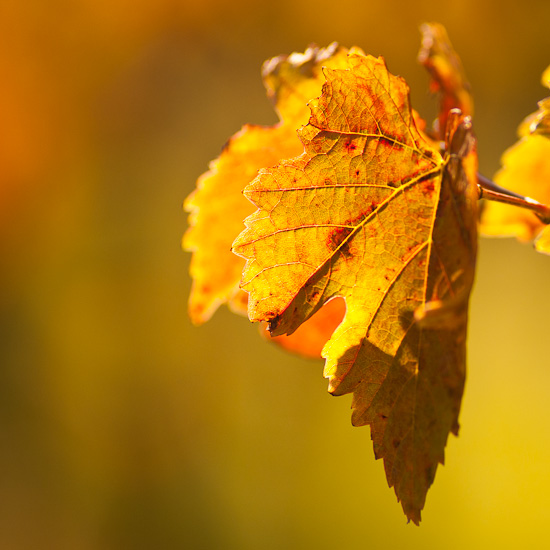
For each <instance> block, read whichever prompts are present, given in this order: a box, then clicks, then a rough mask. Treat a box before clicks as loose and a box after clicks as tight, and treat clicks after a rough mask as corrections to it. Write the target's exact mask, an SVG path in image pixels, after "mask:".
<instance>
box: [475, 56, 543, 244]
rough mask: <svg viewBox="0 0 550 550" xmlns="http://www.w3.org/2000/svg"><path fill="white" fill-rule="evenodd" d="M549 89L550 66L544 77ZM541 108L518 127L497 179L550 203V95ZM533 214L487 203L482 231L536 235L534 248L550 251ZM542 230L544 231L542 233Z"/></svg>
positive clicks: (524, 237)
mask: <svg viewBox="0 0 550 550" xmlns="http://www.w3.org/2000/svg"><path fill="white" fill-rule="evenodd" d="M542 82H543V84H544V85H545V86H546V87H547V88H550V67H548V69H546V71H545V73H544V74H543V78H542ZM538 105H539V109H538V110H537V111H536V112H535V113H533V114H531V115H529V116H528V117H527V118H526V119H525V120H524V121H523V122H522V123H521V124H520V126H519V129H518V134H519V137H520V139H519V141H517V142H516V143H515V144H514V145H513V146H512V147H510V148H509V149H507V150H506V151H505V152H504V154H503V155H502V161H501V162H502V168H501V169H500V170H499V171H498V172H497V173H496V174H495V176H494V178H493V179H494V181H495V183H496V184H498V185H500V186H501V187H504V188H507V189H509V190H511V191H515V192H516V193H520V194H521V195H525V196H528V197H532V198H534V199H536V200H538V201H540V202H543V203H548V202H550V97H547V98H546V99H543V100H542V101H539V104H538ZM547 227H548V226H547V225H545V224H544V223H543V222H542V221H541V220H540V219H539V218H538V217H537V216H536V215H535V214H534V213H532V212H530V211H529V210H525V209H523V208H515V207H513V206H510V205H507V204H502V203H498V202H493V201H490V202H488V203H487V204H486V205H485V207H484V209H483V212H482V216H481V224H480V230H481V232H482V233H484V234H485V235H490V236H493V235H494V236H513V237H516V238H517V239H519V240H520V241H531V240H533V239H534V238H536V237H537V235H538V238H537V240H536V241H535V247H536V248H537V250H539V251H541V252H546V253H550V234H548V229H547ZM541 231H542V233H541Z"/></svg>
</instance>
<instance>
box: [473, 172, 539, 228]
mask: <svg viewBox="0 0 550 550" xmlns="http://www.w3.org/2000/svg"><path fill="white" fill-rule="evenodd" d="M477 186H478V189H479V198H480V199H487V200H490V201H496V202H502V203H504V204H511V205H513V206H519V207H520V208H526V209H527V210H531V211H532V212H534V213H535V214H536V215H537V217H538V218H539V219H540V221H541V222H542V223H546V224H550V206H547V205H546V204H542V203H540V202H538V201H536V200H534V199H531V198H530V197H524V196H522V195H519V194H518V193H514V192H513V191H509V190H508V189H505V188H504V187H500V185H497V184H496V183H495V182H493V181H491V180H490V179H487V178H486V177H485V176H482V175H481V174H478V175H477Z"/></svg>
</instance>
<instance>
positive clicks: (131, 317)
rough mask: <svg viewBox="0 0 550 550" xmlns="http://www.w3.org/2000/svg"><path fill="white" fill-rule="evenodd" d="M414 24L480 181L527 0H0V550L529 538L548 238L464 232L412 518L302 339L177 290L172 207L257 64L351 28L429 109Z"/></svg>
mask: <svg viewBox="0 0 550 550" xmlns="http://www.w3.org/2000/svg"><path fill="white" fill-rule="evenodd" d="M431 20H435V21H439V22H441V23H443V24H444V25H445V26H446V28H447V31H448V33H449V36H450V38H451V41H452V42H453V45H454V46H455V48H456V50H457V51H458V53H459V54H460V55H461V57H462V61H463V64H464V67H465V71H466V74H467V76H468V78H469V80H470V82H471V84H472V87H473V91H474V97H475V101H476V107H475V112H476V115H475V129H476V133H477V135H478V137H479V155H480V168H481V171H482V172H483V173H484V174H485V175H487V176H489V177H490V176H492V175H493V174H494V173H495V172H496V170H497V169H498V167H499V159H500V155H501V153H502V152H503V151H504V149H505V148H506V147H509V146H510V145H512V144H513V143H514V142H515V141H516V128H517V125H518V124H519V123H520V122H521V120H522V119H523V118H524V117H525V116H526V115H527V114H529V113H531V112H533V111H534V110H535V109H536V102H537V101H538V100H539V99H541V98H542V97H544V95H545V93H546V92H547V90H545V89H544V88H542V87H541V85H540V75H541V73H542V71H543V70H544V69H545V68H546V67H547V66H548V64H549V63H550V59H549V52H550V34H549V33H548V21H549V20H550V4H549V3H548V2H547V1H546V0H525V1H524V2H522V3H520V4H518V3H515V2H511V0H510V1H509V0H506V1H504V2H503V1H499V2H497V1H496V0H487V1H486V2H483V3H480V2H475V1H474V0H464V1H462V2H455V3H452V4H451V3H444V2H435V1H423V2H411V3H402V2H397V0H388V1H387V2H374V1H371V0H361V1H360V0H351V1H350V2H347V3H346V4H345V5H344V4H342V3H335V2H329V1H328V0H318V1H316V2H311V1H309V0H281V1H280V2H277V3H258V2H252V0H235V1H232V2H223V1H221V0H203V1H201V2H188V1H187V0H157V1H155V2H153V1H152V0H151V1H144V0H138V1H133V2H130V1H127V0H111V1H109V2H107V1H91V0H79V1H74V0H73V1H71V0H52V1H50V2H40V1H38V0H29V1H27V2H20V1H16V0H5V1H4V2H2V3H1V4H0V45H1V47H0V75H1V79H0V258H1V259H0V262H1V265H0V328H1V330H0V495H1V498H0V548H6V549H9V550H11V549H14V550H23V549H35V548H40V549H42V548H45V549H46V548H48V549H49V548H55V549H56V550H57V549H71V550H72V549H75V548H78V549H84V550H100V549H101V550H110V549H117V550H118V549H127V548H132V549H141V548H143V549H153V548H154V549H172V548H174V549H180V548H193V549H195V548H197V549H199V548H200V549H210V548H212V549H218V548H223V549H233V548H235V549H239V550H242V549H250V550H256V549H271V548H273V549H275V548H277V549H279V548H289V549H294V548H296V549H303V548H315V549H325V548H326V549H328V548H355V547H361V548H363V547H366V548H389V549H393V548H423V549H426V548H433V549H439V548H447V549H454V548H456V549H459V548H465V547H468V548H485V547H486V546H488V545H493V546H498V547H500V548H521V547H535V548H538V547H544V545H545V540H546V538H547V534H546V525H547V523H548V520H549V519H550V506H549V505H548V500H547V494H548V492H549V491H550V475H549V473H548V467H547V465H548V463H549V462H550V432H549V430H548V429H547V425H546V422H545V418H546V417H547V416H548V412H549V404H548V399H547V395H548V389H549V388H550V368H549V367H550V365H549V364H548V359H547V351H546V348H545V342H546V333H547V319H546V317H547V315H546V311H547V310H548V308H549V307H550V297H549V296H548V293H547V292H546V286H547V281H548V278H549V276H550V264H549V263H548V262H549V259H548V257H546V256H543V255H538V254H536V253H535V252H534V251H532V250H531V248H530V246H529V245H523V246H522V245H520V244H519V243H516V242H515V241H507V240H484V241H482V245H481V254H480V261H479V266H478V275H477V283H476V287H475V289H474V296H473V300H472V308H471V325H470V336H469V365H468V368H469V375H468V380H467V384H466V393H465V399H464V403H463V408H462V414H461V426H462V427H461V434H460V437H459V438H458V439H456V438H453V439H452V440H451V441H450V443H449V446H448V449H447V455H446V466H445V467H444V468H440V469H439V471H438V474H437V477H436V481H435V485H434V487H433V489H432V490H431V492H430V493H429V494H428V499H427V505H426V508H425V511H424V513H423V523H422V524H421V526H420V528H416V527H413V526H412V525H406V523H405V519H404V517H403V515H402V512H401V508H400V506H399V504H397V503H396V502H395V497H394V494H393V491H392V490H390V489H388V488H387V486H386V482H385V479H384V472H383V468H382V465H381V464H380V463H378V462H375V461H374V458H373V452H372V448H371V441H370V434H369V432H368V429H366V428H365V429H363V428H352V427H351V422H350V411H349V405H350V399H349V398H347V397H342V398H338V399H333V398H331V397H330V396H329V395H328V394H327V392H326V388H327V384H326V380H324V379H323V378H322V363H321V362H320V361H314V360H305V359H300V358H297V357H295V356H292V355H289V354H286V353H285V352H284V351H283V350H281V349H279V348H278V347H277V346H273V345H270V344H269V343H268V342H265V341H264V340H263V339H262V338H260V337H259V336H258V333H257V327H255V326H252V325H251V324H250V323H248V321H247V320H246V319H245V318H242V317H239V316H236V315H233V314H231V313H230V312H228V311H227V310H226V309H225V308H222V309H221V310H220V311H218V312H217V313H216V314H215V315H214V317H213V319H212V320H211V321H209V322H208V323H206V324H205V325H204V326H202V327H200V328H198V327H194V326H192V324H191V322H190V320H189V319H188V316H187V312H186V309H187V299H188V296H189V289H190V284H191V282H190V279H189V276H188V266H189V260H190V258H189V254H185V253H183V252H182V251H181V248H180V241H181V236H182V234H183V232H184V231H185V228H186V216H185V215H184V214H183V213H182V211H181V205H182V202H183V200H184V198H185V197H186V196H187V195H188V194H189V193H190V192H191V191H192V189H193V188H194V185H195V180H196V178H197V177H198V176H199V175H200V174H201V173H203V172H204V171H205V170H206V169H207V166H208V162H209V161H210V160H211V159H213V158H215V157H216V156H217V155H218V154H219V152H220V150H221V148H222V146H223V144H224V143H225V141H226V140H227V138H228V137H229V136H230V135H231V134H233V133H234V132H236V131H237V130H238V129H239V128H240V127H241V126H242V125H243V124H244V123H256V124H273V123H274V122H276V120H277V117H276V115H275V113H274V111H273V110H272V108H271V106H270V104H269V101H268V100H267V99H266V96H265V90H264V89H263V86H262V82H261V77H260V67H261V64H262V62H263V61H264V60H265V59H267V58H269V57H272V56H275V55H279V54H283V53H289V52H291V51H303V50H304V49H305V48H306V47H307V45H308V44H310V43H312V42H316V43H318V44H320V45H328V44H329V43H330V42H332V41H333V40H337V41H339V42H341V43H342V44H343V45H345V46H352V45H357V46H360V47H361V48H363V49H364V50H365V52H367V53H372V54H374V55H380V54H382V55H384V56H385V58H386V60H387V63H388V66H389V69H390V70H391V71H392V72H393V73H396V74H400V75H402V76H404V77H405V78H406V79H407V81H408V82H409V84H410V86H411V89H412V93H411V95H412V104H413V106H414V108H415V109H416V110H418V111H419V112H420V114H421V115H423V116H425V117H427V119H428V120H430V117H431V118H433V117H434V116H435V113H436V101H435V100H433V98H430V96H429V94H428V93H427V92H426V90H427V87H428V76H427V75H426V74H425V73H424V72H423V70H422V68H421V67H420V66H418V65H417V63H416V60H415V59H416V54H417V51H418V48H419V43H420V35H419V32H418V26H419V25H420V24H421V23H422V22H424V21H431Z"/></svg>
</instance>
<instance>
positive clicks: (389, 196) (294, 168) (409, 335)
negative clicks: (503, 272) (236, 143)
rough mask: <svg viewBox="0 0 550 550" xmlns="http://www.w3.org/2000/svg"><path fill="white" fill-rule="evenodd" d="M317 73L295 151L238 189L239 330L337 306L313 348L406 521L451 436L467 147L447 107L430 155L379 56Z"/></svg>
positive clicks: (463, 284)
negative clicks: (242, 300) (335, 321)
mask: <svg viewBox="0 0 550 550" xmlns="http://www.w3.org/2000/svg"><path fill="white" fill-rule="evenodd" d="M348 62H349V67H348V68H346V69H325V76H326V83H325V85H324V86H323V93H322V96H321V97H320V98H319V99H318V100H315V101H313V102H311V104H310V107H311V118H310V121H309V124H308V125H307V126H305V127H304V128H303V129H302V130H301V131H300V139H301V140H302V142H303V144H304V148H305V151H304V153H303V154H302V155H301V156H299V157H296V158H293V159H290V160H286V161H282V162H280V163H279V164H278V165H277V166H276V167H273V168H268V169H263V170H261V171H260V173H259V175H258V177H257V178H256V179H255V180H254V181H253V182H252V183H251V185H249V186H248V187H247V188H246V190H245V195H246V196H247V197H248V198H249V199H250V200H251V201H252V202H253V203H254V204H255V205H256V206H257V207H258V210H257V211H256V212H255V213H254V214H253V215H251V216H250V217H248V218H247V219H246V220H245V225H246V229H245V230H244V231H243V232H242V233H241V234H240V235H239V237H238V238H237V240H236V241H235V243H234V245H233V249H234V251H235V252H236V253H237V254H240V255H242V256H243V257H244V258H245V259H246V265H245V269H244V271H243V279H242V283H241V286H242V288H243V289H244V290H246V291H247V292H248V293H249V304H248V312H249V317H250V319H251V320H253V321H267V322H269V327H270V330H271V332H272V334H273V335H275V336H276V335H280V334H292V333H293V332H294V331H295V330H296V329H297V328H298V327H299V326H300V325H301V324H302V323H303V322H304V321H306V320H307V319H309V318H310V317H311V316H312V315H313V314H314V313H315V312H316V311H318V310H319V308H321V307H322V305H323V304H324V303H326V302H327V301H329V300H330V299H332V298H334V297H342V298H344V299H345V303H346V313H345V317H344V320H343V321H342V323H341V324H340V325H339V326H338V328H337V329H336V331H335V332H334V334H333V335H332V337H331V338H330V340H329V341H328V343H327V344H326V345H325V346H324V348H323V351H322V355H323V357H325V358H326V365H325V376H326V377H327V378H329V391H330V392H331V393H332V394H334V395H343V394H346V393H350V392H353V401H352V407H353V414H352V422H353V424H354V425H365V424H368V425H370V426H371V435H372V439H373V444H374V450H375V456H376V457H377V458H383V460H384V467H385V471H386V476H387V479H388V483H389V485H390V486H393V487H394V489H395V492H396V495H397V497H398V499H399V500H400V501H401V503H402V506H403V509H404V511H405V513H406V515H407V516H408V517H409V518H410V519H412V520H413V521H414V522H415V523H418V522H419V521H420V511H421V509H422V508H423V506H424V502H425V498H426V493H427V490H428V488H429V486H430V485H431V483H432V481H433V479H434V476H435V471H436V468H437V465H438V463H440V462H443V458H444V447H445V444H446V440H447V437H448V434H449V432H450V431H452V432H453V433H455V434H456V433H457V431H458V413H459V408H460V401H461V396H462V391H463V386H464V376H465V341H466V325H467V302H468V297H469V293H470V289H471V286H472V281H473V272H474V264H475V256H476V249H477V229H476V216H477V211H476V208H477V205H476V204H477V198H478V191H477V185H476V175H475V174H476V154H475V139H474V137H473V134H472V130H471V123H470V121H469V119H468V118H464V117H463V116H462V115H461V114H460V113H459V112H457V111H453V112H452V114H451V115H450V117H449V121H448V123H447V128H448V131H447V140H446V143H447V146H446V149H447V150H446V152H445V154H444V155H442V154H441V153H440V152H439V150H437V149H434V148H433V146H432V145H431V144H430V143H429V142H428V141H426V140H425V138H424V137H423V135H422V134H421V132H420V131H419V130H418V129H417V126H416V123H415V117H414V115H413V112H412V110H411V108H410V105H409V98H408V87H407V85H406V83H405V82H404V81H403V80H402V79H400V78H397V77H395V76H393V75H391V74H390V73H389V72H388V70H387V68H386V66H385V63H384V60H383V59H382V58H378V59H376V58H373V57H371V56H364V55H360V54H353V55H350V56H349V60H348Z"/></svg>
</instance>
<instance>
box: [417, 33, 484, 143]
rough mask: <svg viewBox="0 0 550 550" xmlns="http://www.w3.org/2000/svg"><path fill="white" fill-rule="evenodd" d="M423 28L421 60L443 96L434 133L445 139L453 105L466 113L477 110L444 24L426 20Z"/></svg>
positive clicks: (437, 90) (470, 113) (434, 85)
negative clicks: (448, 118)
mask: <svg viewBox="0 0 550 550" xmlns="http://www.w3.org/2000/svg"><path fill="white" fill-rule="evenodd" d="M420 32H421V33H422V46H421V48H420V52H419V53H418V61H419V62H420V63H422V65H424V67H425V68H426V70H427V71H428V72H429V73H430V75H431V77H432V80H431V84H430V90H431V91H432V92H437V93H438V94H439V96H440V106H439V115H438V119H437V124H436V125H435V135H436V137H438V139H444V137H445V136H444V132H445V129H446V128H447V117H448V114H449V112H450V111H451V110H452V109H460V110H461V112H462V114H463V115H464V116H472V115H473V114H474V100H473V97H472V90H471V86H470V83H469V82H468V79H467V78H466V74H465V72H464V68H463V67H462V61H461V60H460V58H459V57H458V55H457V53H456V52H455V50H454V48H453V46H452V44H451V41H450V40H449V37H448V35H447V31H446V30H445V27H443V25H440V24H439V23H424V24H423V25H421V27H420Z"/></svg>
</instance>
